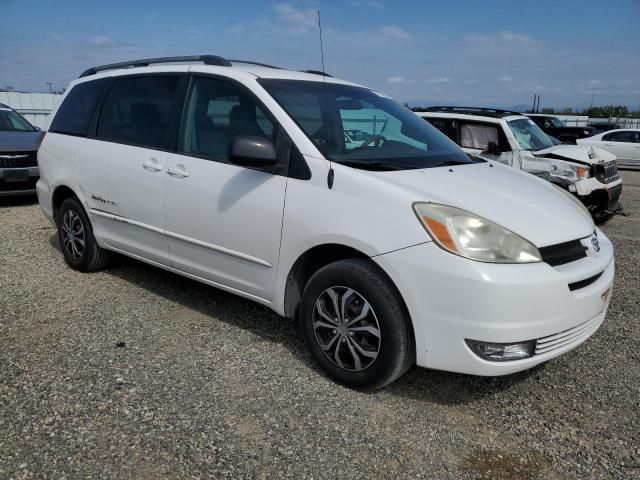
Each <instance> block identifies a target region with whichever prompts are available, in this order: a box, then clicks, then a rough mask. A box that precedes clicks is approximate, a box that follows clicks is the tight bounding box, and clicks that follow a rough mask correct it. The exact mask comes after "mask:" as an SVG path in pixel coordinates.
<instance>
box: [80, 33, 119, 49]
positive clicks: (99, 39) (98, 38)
mask: <svg viewBox="0 0 640 480" xmlns="http://www.w3.org/2000/svg"><path fill="white" fill-rule="evenodd" d="M87 42H88V43H89V45H93V46H94V47H110V46H111V45H115V42H114V41H113V40H111V39H110V38H109V37H105V36H103V35H94V36H93V37H91V38H89V40H87Z"/></svg>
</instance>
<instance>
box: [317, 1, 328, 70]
mask: <svg viewBox="0 0 640 480" xmlns="http://www.w3.org/2000/svg"><path fill="white" fill-rule="evenodd" d="M318 31H319V32H320V59H321V61H322V73H327V72H325V70H324V45H323V44H322V22H321V21H320V10H318ZM323 76H324V75H323Z"/></svg>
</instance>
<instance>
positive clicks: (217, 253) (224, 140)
mask: <svg viewBox="0 0 640 480" xmlns="http://www.w3.org/2000/svg"><path fill="white" fill-rule="evenodd" d="M240 135H252V136H260V137H266V138H269V139H271V140H273V141H274V142H275V136H276V135H277V127H276V124H275V122H274V121H273V120H272V119H271V118H270V117H269V116H268V115H266V114H265V112H264V109H263V108H261V107H260V106H259V105H258V102H257V101H256V100H255V97H254V96H253V95H252V94H251V93H250V92H249V91H247V90H245V88H244V87H241V86H239V85H237V84H235V83H231V82H228V81H226V80H220V79H217V78H212V77H198V76H194V77H193V79H192V82H191V86H190V88H189V92H188V94H187V101H186V107H185V114H184V118H183V120H182V128H181V138H180V140H179V149H178V150H179V152H180V153H176V154H168V159H167V167H168V168H167V172H166V173H165V174H163V176H164V190H165V193H164V214H165V228H166V236H167V241H168V243H169V250H170V254H171V261H172V265H173V266H174V267H175V268H177V269H179V270H182V271H184V272H187V273H190V274H193V275H196V276H198V277H201V278H205V279H207V280H209V281H211V282H214V283H216V284H219V285H222V286H225V287H228V288H230V289H233V290H237V291H241V292H244V293H247V294H250V295H253V296H255V297H259V298H261V299H264V300H271V298H272V297H273V289H274V285H275V277H276V270H277V265H278V257H279V253H280V235H281V230H282V216H283V209H284V201H285V189H286V185H287V178H286V177H285V176H281V175H275V174H273V173H269V172H264V171H258V170H251V169H248V168H243V167H239V166H236V165H231V164H230V163H229V161H228V154H227V152H228V149H229V142H230V141H231V139H233V138H234V137H237V136H240Z"/></svg>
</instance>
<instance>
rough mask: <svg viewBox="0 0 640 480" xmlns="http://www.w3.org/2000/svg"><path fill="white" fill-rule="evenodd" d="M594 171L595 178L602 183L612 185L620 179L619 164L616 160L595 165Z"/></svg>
mask: <svg viewBox="0 0 640 480" xmlns="http://www.w3.org/2000/svg"><path fill="white" fill-rule="evenodd" d="M594 169H595V173H594V176H595V177H596V178H597V179H598V180H599V181H600V182H602V183H610V182H613V181H614V180H617V179H618V178H619V177H618V164H617V163H616V161H615V160H612V161H611V162H606V163H599V164H597V165H594Z"/></svg>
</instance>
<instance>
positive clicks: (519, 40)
mask: <svg viewBox="0 0 640 480" xmlns="http://www.w3.org/2000/svg"><path fill="white" fill-rule="evenodd" d="M465 40H466V41H467V42H469V43H473V44H488V43H493V44H505V45H508V44H514V45H530V46H533V45H536V44H537V43H538V42H537V41H536V40H534V39H533V38H532V37H530V36H529V35H525V34H523V33H513V32H512V31H510V30H502V31H501V32H498V33H494V34H483V33H470V34H469V35H467V36H465Z"/></svg>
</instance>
